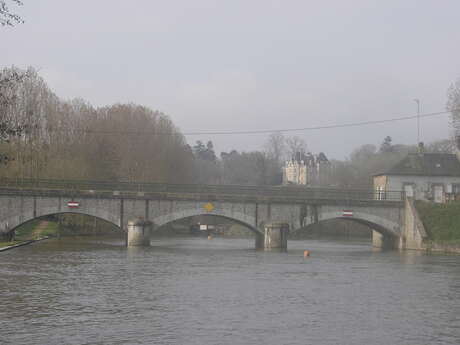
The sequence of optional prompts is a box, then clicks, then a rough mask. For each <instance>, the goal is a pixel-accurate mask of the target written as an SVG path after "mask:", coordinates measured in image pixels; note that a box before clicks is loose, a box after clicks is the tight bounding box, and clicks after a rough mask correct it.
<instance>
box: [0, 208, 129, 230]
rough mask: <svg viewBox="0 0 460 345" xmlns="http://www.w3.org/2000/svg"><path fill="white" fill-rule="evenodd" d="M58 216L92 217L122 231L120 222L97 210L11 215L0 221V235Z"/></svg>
mask: <svg viewBox="0 0 460 345" xmlns="http://www.w3.org/2000/svg"><path fill="white" fill-rule="evenodd" d="M50 211H51V210H50ZM59 214H79V215H85V216H89V217H94V218H97V219H101V220H104V221H106V222H109V223H111V224H113V225H115V226H116V227H117V228H119V229H122V228H121V226H120V220H119V218H118V217H117V216H115V215H113V214H111V213H110V212H107V211H105V210H97V212H84V211H78V210H72V211H69V210H66V211H57V212H56V211H54V212H53V211H51V212H49V213H48V212H46V211H45V212H42V213H40V214H39V215H35V216H34V214H33V212H26V213H22V214H16V215H12V216H10V217H7V218H5V219H1V220H0V233H8V232H10V231H13V230H15V229H16V228H18V227H19V226H21V225H23V224H25V223H28V222H30V221H32V220H35V219H39V218H42V217H46V216H53V215H59Z"/></svg>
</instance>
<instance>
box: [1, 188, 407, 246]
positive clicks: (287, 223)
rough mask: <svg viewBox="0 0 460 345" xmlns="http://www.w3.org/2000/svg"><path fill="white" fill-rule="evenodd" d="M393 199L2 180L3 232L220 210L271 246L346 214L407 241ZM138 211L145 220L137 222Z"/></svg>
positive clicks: (399, 201)
mask: <svg viewBox="0 0 460 345" xmlns="http://www.w3.org/2000/svg"><path fill="white" fill-rule="evenodd" d="M379 197H380V198H382V195H380V196H379ZM385 199H386V200H376V198H375V196H374V193H373V192H372V191H363V190H335V189H314V188H304V187H290V186H288V187H253V186H221V185H219V186H216V185H172V184H151V183H150V184H148V183H116V184H111V183H101V182H85V181H53V180H38V181H24V180H21V181H15V180H0V234H1V233H3V234H5V233H9V232H11V231H12V230H14V229H15V228H16V227H17V226H19V225H21V224H23V223H25V222H28V221H30V220H33V219H35V218H38V217H42V216H46V215H53V214H60V213H78V214H85V215H89V216H94V217H97V218H100V219H103V220H106V221H108V222H111V223H113V224H115V225H117V226H119V227H120V228H121V229H123V230H125V231H128V228H129V229H130V231H131V230H132V231H133V233H137V235H133V236H134V237H139V236H141V237H142V236H146V233H145V230H146V227H145V225H146V224H148V223H151V224H153V226H154V228H156V227H160V226H164V225H166V224H168V223H170V222H173V221H176V220H179V219H182V218H186V217H191V216H198V215H215V216H220V217H224V218H228V219H231V220H233V221H235V222H238V223H240V224H242V225H244V226H246V227H248V228H249V229H251V230H252V231H253V232H254V233H255V235H256V248H265V249H270V248H286V245H287V244H286V236H287V235H286V233H287V231H297V230H299V229H301V228H305V227H308V226H309V225H311V224H313V223H318V222H321V221H324V220H328V219H336V218H345V219H348V220H350V221H356V222H360V223H364V224H366V225H368V226H370V227H371V228H372V229H373V230H374V244H375V245H377V246H383V245H386V246H393V247H401V246H402V243H403V241H402V240H401V238H402V237H403V231H404V229H403V228H404V226H403V223H404V202H403V194H402V193H401V192H387V194H386V198H385ZM132 219H137V221H136V222H134V223H133V222H131V223H129V221H130V220H132ZM140 220H143V221H140ZM147 221H148V222H147ZM128 225H130V227H128ZM128 238H129V236H128ZM135 242H136V240H135V239H134V240H133V241H132V243H135ZM141 242H144V243H145V241H144V240H142V239H141V241H140V243H141Z"/></svg>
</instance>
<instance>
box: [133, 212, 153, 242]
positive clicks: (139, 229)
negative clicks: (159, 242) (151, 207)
mask: <svg viewBox="0 0 460 345" xmlns="http://www.w3.org/2000/svg"><path fill="white" fill-rule="evenodd" d="M151 229H152V222H150V221H148V220H144V219H142V218H135V219H132V220H130V221H128V240H127V246H128V247H137V246H144V247H147V246H150V232H151Z"/></svg>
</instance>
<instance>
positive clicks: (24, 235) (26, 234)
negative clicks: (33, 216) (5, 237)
mask: <svg viewBox="0 0 460 345" xmlns="http://www.w3.org/2000/svg"><path fill="white" fill-rule="evenodd" d="M58 231H59V226H58V224H57V223H54V222H48V221H42V220H33V221H31V222H28V223H26V224H24V225H22V226H20V227H18V228H17V229H16V232H15V236H14V240H13V241H0V248H4V247H10V246H14V245H17V244H20V243H23V242H25V241H30V240H38V239H40V238H43V237H48V236H57V234H58Z"/></svg>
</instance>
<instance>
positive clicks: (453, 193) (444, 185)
mask: <svg viewBox="0 0 460 345" xmlns="http://www.w3.org/2000/svg"><path fill="white" fill-rule="evenodd" d="M459 149H460V140H457V153H456V154H450V153H425V152H424V147H423V143H420V144H419V152H418V153H410V154H408V155H407V156H406V157H405V158H403V159H402V160H401V161H400V162H398V163H397V164H396V165H395V166H393V167H392V168H391V169H389V170H387V171H385V172H382V173H379V174H377V175H374V189H375V190H376V191H377V198H378V199H385V198H386V195H387V192H388V191H405V194H406V196H409V197H413V198H414V199H416V200H426V201H434V202H438V203H442V202H446V201H450V200H457V199H459V196H460V150H459Z"/></svg>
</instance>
